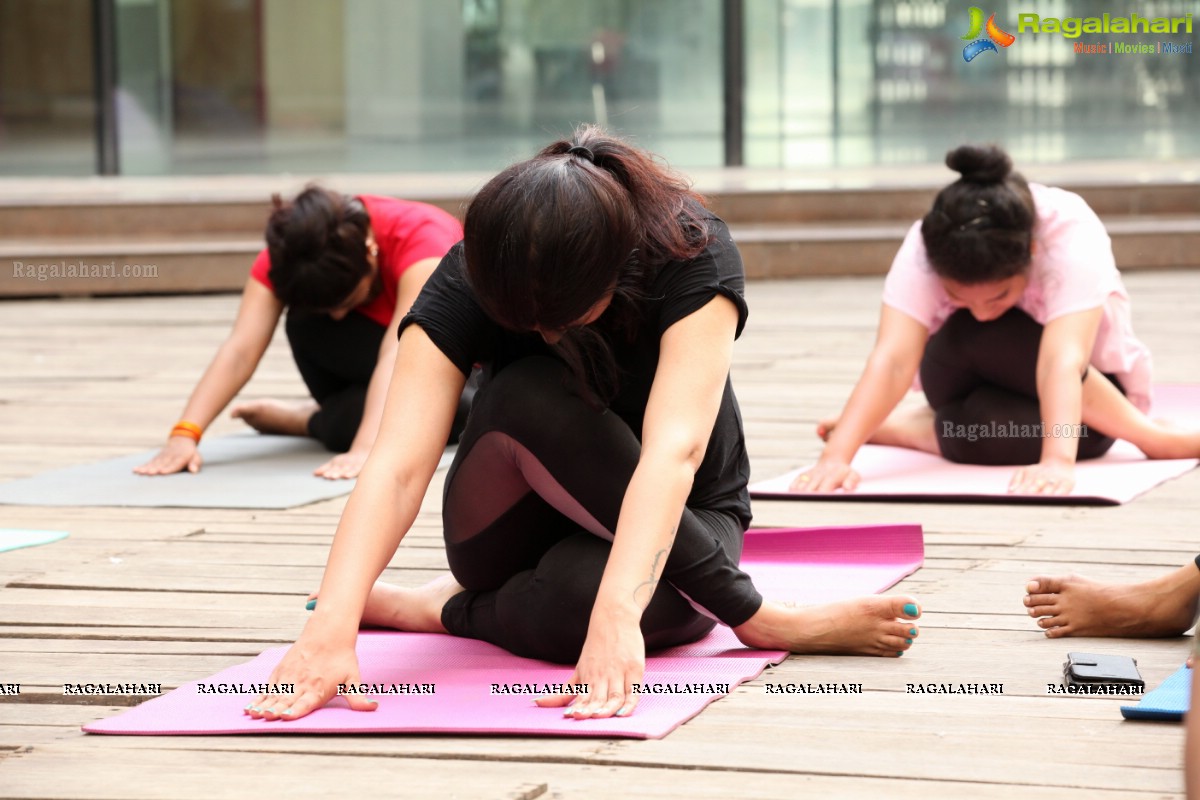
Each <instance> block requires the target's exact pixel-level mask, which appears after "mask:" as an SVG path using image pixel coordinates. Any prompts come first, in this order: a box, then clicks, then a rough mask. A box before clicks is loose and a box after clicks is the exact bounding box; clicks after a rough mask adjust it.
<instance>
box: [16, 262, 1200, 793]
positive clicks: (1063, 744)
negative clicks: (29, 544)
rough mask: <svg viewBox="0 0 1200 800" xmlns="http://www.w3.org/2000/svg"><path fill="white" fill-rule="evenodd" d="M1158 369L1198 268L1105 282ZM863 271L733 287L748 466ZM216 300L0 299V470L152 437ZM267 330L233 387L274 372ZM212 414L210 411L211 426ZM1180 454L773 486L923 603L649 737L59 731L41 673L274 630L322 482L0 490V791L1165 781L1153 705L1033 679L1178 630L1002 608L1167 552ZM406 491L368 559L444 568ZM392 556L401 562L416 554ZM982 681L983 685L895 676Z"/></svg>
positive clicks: (1177, 777) (1180, 354)
mask: <svg viewBox="0 0 1200 800" xmlns="http://www.w3.org/2000/svg"><path fill="white" fill-rule="evenodd" d="M1127 283H1128V286H1129V288H1130V290H1131V293H1132V295H1133V297H1134V298H1135V304H1134V308H1135V323H1136V326H1137V328H1138V330H1139V332H1140V334H1141V335H1142V338H1143V339H1144V340H1145V341H1146V342H1147V343H1148V344H1149V345H1150V346H1151V348H1152V349H1153V350H1154V352H1155V356H1156V368H1157V374H1158V377H1159V379H1160V380H1162V381H1168V382H1169V381H1177V382H1182V381H1189V380H1191V381H1196V380H1198V379H1200V370H1198V369H1197V366H1198V361H1197V359H1196V355H1195V353H1196V346H1197V343H1198V342H1200V271H1190V272H1172V273H1140V274H1135V275H1130V276H1128V277H1127ZM880 289H881V281H879V280H873V279H867V280H821V281H806V282H796V283H755V284H753V285H751V287H750V289H749V297H750V302H751V308H752V315H751V323H750V326H749V328H748V330H747V332H746V334H745V336H744V337H743V339H742V341H741V342H740V343H739V345H738V348H737V350H736V366H735V383H736V385H737V386H738V392H739V396H740V399H741V402H742V408H743V411H744V413H745V417H746V424H747V428H748V434H749V437H750V440H751V454H752V458H753V470H754V475H755V477H756V478H761V477H768V476H770V475H772V474H775V473H777V472H779V471H781V470H783V469H785V468H788V467H791V466H795V465H796V464H798V463H799V462H800V461H801V460H804V459H808V458H811V457H813V456H814V455H815V454H816V453H817V452H818V448H817V442H816V440H815V438H814V436H813V435H812V429H813V423H814V421H815V420H816V419H817V417H818V416H819V415H822V414H825V413H828V412H830V411H833V410H836V409H837V408H838V407H840V404H841V402H842V401H843V400H844V399H845V397H846V395H847V393H848V391H849V389H850V386H851V385H852V382H853V380H854V378H855V377H856V376H857V373H858V370H859V369H860V367H861V364H862V360H863V357H864V356H865V354H866V353H867V351H868V349H869V347H870V345H871V342H872V338H873V330H874V324H875V319H876V314H877V308H878V297H879V292H880ZM235 306H236V299H235V298H232V297H228V296H214V297H188V298H157V299H148V298H128V299H108V300H93V301H88V300H71V301H32V302H4V303H0V479H9V478H16V477H21V476H27V475H32V474H34V473H37V472H39V471H40V470H43V469H47V468H50V467H56V466H65V465H69V464H73V463H78V462H81V461H85V460H95V459H100V458H104V457H109V456H115V455H120V454H124V453H128V452H132V451H135V450H139V449H144V448H150V447H154V446H157V444H158V443H159V442H160V440H161V438H162V436H163V434H164V431H165V430H166V428H167V427H168V426H169V424H170V423H171V422H173V421H174V419H175V415H176V414H177V413H178V411H179V408H180V407H181V404H182V402H183V400H184V398H185V396H186V394H187V392H188V391H189V390H190V388H191V386H192V384H193V382H194V381H195V379H196V378H197V376H198V375H199V374H200V371H201V369H202V368H203V366H204V365H205V363H206V362H207V359H208V358H209V357H210V356H211V355H212V353H213V351H214V349H215V348H216V346H217V344H218V342H219V341H220V340H221V339H222V338H223V336H224V335H225V333H226V331H227V330H228V327H229V324H230V321H231V319H232V316H233V312H234V309H235ZM301 390H302V387H301V384H300V382H299V379H298V377H297V376H296V374H295V370H294V368H293V367H292V366H291V363H290V360H289V356H288V354H287V351H286V346H285V344H284V343H283V342H281V341H278V340H277V341H276V342H275V344H274V345H273V346H272V349H271V351H270V352H269V354H268V357H267V360H266V362H265V363H264V366H263V368H262V369H260V371H259V374H258V376H257V377H256V378H255V379H254V381H253V382H252V384H251V385H250V386H249V387H248V391H247V393H248V394H251V395H274V396H298V395H299V394H300V393H301ZM238 427H239V425H238V424H235V423H233V422H231V421H229V420H222V421H221V422H219V423H218V424H217V426H216V429H217V432H220V431H232V430H236V429H237V428H238ZM1198 490H1200V471H1197V472H1193V473H1190V474H1189V475H1187V476H1185V477H1184V478H1182V479H1180V480H1177V481H1175V482H1172V483H1170V484H1167V485H1165V486H1163V487H1160V488H1158V489H1156V490H1155V491H1153V492H1152V493H1151V494H1150V495H1148V496H1146V497H1143V498H1142V499H1139V500H1137V501H1136V502H1134V503H1132V504H1130V505H1127V506H1122V507H1117V508H1071V507H1065V508H1064V507H1047V508H1038V507H1028V506H1026V507H1021V506H971V505H917V504H883V503H875V504H866V503H860V504H851V503H838V504H833V503H811V504H796V503H791V504H788V503H778V502H762V503H757V504H756V506H755V512H756V523H757V524H759V525H772V524H796V525H816V524H843V523H865V522H876V521H890V522H919V523H921V524H923V525H924V526H925V531H926V543H927V561H926V566H925V567H924V568H923V569H922V570H920V571H919V572H918V573H917V574H916V575H914V576H913V577H912V578H910V579H908V580H906V581H904V582H903V583H902V584H901V585H900V586H899V587H898V590H899V591H904V592H908V593H912V594H914V595H916V596H918V597H919V598H920V599H921V600H922V602H923V604H924V608H925V617H924V618H923V619H922V621H921V624H922V636H921V638H920V641H919V643H918V645H917V646H916V647H914V649H913V650H912V651H911V652H910V653H909V654H908V655H906V656H905V657H904V658H902V659H899V660H881V659H866V658H832V657H804V658H792V659H790V660H788V661H787V662H785V663H784V664H783V665H781V666H779V667H777V668H775V669H773V670H772V671H770V672H768V673H767V675H766V676H764V678H761V679H759V680H757V681H753V682H751V683H749V684H746V685H744V686H742V687H741V688H739V689H738V690H736V691H735V692H734V693H733V695H732V696H730V697H728V698H726V699H724V700H721V701H719V702H717V703H715V704H713V705H712V706H710V707H709V708H708V709H707V710H706V711H704V712H703V713H702V714H701V715H700V716H699V717H698V718H696V719H695V720H693V721H691V722H689V723H688V724H686V725H684V726H683V727H682V728H681V729H679V730H677V731H676V732H675V733H673V734H671V735H670V736H668V737H667V738H666V739H664V740H662V741H649V742H638V741H624V740H620V741H618V740H613V741H609V740H537V739H522V738H487V737H410V736H404V737H375V736H370V737H365V736H364V737H351V736H342V737H308V736H304V737H297V736H262V737H224V738H220V737H214V738H201V737H197V738H190V737H188V738H166V737H163V738H146V737H101V736H86V735H84V734H82V733H81V732H80V730H79V726H80V725H81V724H83V723H86V722H88V721H90V720H92V719H95V718H97V717H100V716H104V715H107V714H110V713H112V712H113V711H115V710H116V709H114V708H113V707H109V706H97V705H88V704H82V703H78V702H75V701H76V700H77V698H69V697H63V696H62V688H61V685H62V684H63V683H65V682H77V681H80V680H86V679H91V680H111V681H119V680H138V681H154V682H161V683H163V684H165V685H168V686H173V685H177V684H179V683H181V682H185V681H188V680H194V679H198V678H201V677H204V676H207V675H209V674H211V673H213V672H215V671H217V670H219V669H221V668H224V667H226V666H229V665H232V664H234V663H238V662H241V661H244V660H246V659H248V658H249V657H251V656H253V655H255V654H257V653H258V652H259V651H261V650H262V649H264V648H266V647H270V646H275V645H278V644H280V643H285V642H289V641H291V640H292V638H293V637H294V636H295V635H296V633H297V632H298V631H299V628H300V626H301V624H302V623H303V620H304V616H305V613H304V611H303V610H302V606H303V603H302V602H301V599H302V597H303V595H304V594H305V593H306V592H307V591H309V590H310V589H311V588H312V587H314V586H315V585H316V584H317V582H318V579H319V576H320V571H321V565H322V564H323V561H324V557H325V552H326V548H327V544H328V541H329V538H330V536H331V534H332V532H333V529H334V526H335V523H336V520H337V518H338V514H339V512H340V511H341V508H342V505H343V503H344V500H333V501H328V502H322V503H318V504H314V505H310V506H306V507H302V508H297V509H294V510H290V511H224V510H216V511H214V510H188V509H54V508H25V507H11V506H8V507H0V526H2V527H27V528H45V529H61V530H68V531H70V534H71V536H70V538H69V539H67V540H65V541H63V542H59V543H56V544H54V545H50V546H45V547H37V548H30V549H26V550H20V551H14V552H10V553H5V554H2V555H0V586H2V587H3V588H0V650H2V651H3V652H2V654H0V683H9V682H13V683H15V682H20V683H21V684H22V693H21V695H20V696H19V697H0V700H4V701H5V702H2V703H0V797H5V798H68V797H69V798H134V799H135V800H141V799H142V798H160V797H163V798H165V797H170V798H213V797H255V798H258V797H263V796H293V797H309V796H313V797H316V796H321V797H329V796H334V797H337V796H348V795H350V794H351V793H353V794H355V795H367V796H372V795H380V796H389V797H404V798H450V797H464V798H534V797H547V798H550V797H554V798H585V797H586V798H607V797H629V798H660V797H662V798H667V797H671V798H679V797H687V798H695V799H696V800H699V799H700V798H731V797H752V798H793V797H796V796H798V795H815V796H822V795H824V796H831V797H859V796H861V797H881V796H886V797H921V798H927V797H954V798H960V797H970V798H993V797H994V798H1012V797H1022V798H1043V797H1046V798H1050V797H1053V798H1059V797H1061V798H1067V797H1070V798H1076V797H1081V796H1082V797H1147V798H1149V797H1169V796H1177V795H1178V794H1179V792H1180V791H1181V789H1182V773H1181V770H1180V765H1181V745H1182V740H1183V731H1182V727H1181V726H1179V725H1171V724H1153V723H1128V722H1123V721H1122V720H1121V718H1120V715H1119V713H1118V706H1119V705H1120V704H1121V701H1120V700H1118V699H1110V698H1079V697H1051V696H1047V695H1046V684H1047V683H1051V682H1054V681H1055V680H1056V676H1057V675H1058V674H1059V670H1060V668H1061V663H1062V661H1063V659H1064V657H1065V655H1066V653H1067V651H1068V650H1088V649H1095V650H1099V651H1101V652H1105V651H1108V652H1123V653H1127V654H1129V655H1133V656H1134V657H1136V658H1137V659H1138V662H1139V664H1140V667H1141V670H1142V673H1143V675H1144V677H1145V678H1146V679H1147V681H1148V682H1149V683H1151V684H1157V683H1158V682H1159V681H1161V680H1162V679H1163V678H1165V677H1166V676H1167V675H1168V674H1170V673H1171V672H1172V671H1174V670H1175V669H1176V668H1177V667H1178V665H1179V664H1180V662H1181V661H1182V660H1183V658H1184V657H1185V654H1186V651H1187V649H1188V646H1189V640H1185V639H1182V638H1180V639H1174V640H1165V641H1151V642H1144V641H1116V640H1106V641H1101V640H1069V641H1066V642H1064V641H1062V640H1059V641H1054V642H1052V641H1048V640H1046V639H1044V638H1043V637H1042V636H1041V635H1040V633H1039V631H1038V630H1037V629H1036V628H1035V627H1034V626H1033V624H1032V623H1031V621H1030V620H1029V618H1028V617H1026V616H1025V615H1024V613H1023V608H1022V605H1021V596H1022V593H1023V591H1022V586H1023V583H1024V581H1025V579H1026V578H1027V577H1028V576H1030V575H1031V574H1033V573H1035V572H1042V571H1049V572H1059V571H1064V570H1069V569H1074V570H1077V571H1080V572H1083V573H1085V574H1088V575H1091V576H1093V577H1097V578H1102V579H1110V580H1133V579H1142V578H1147V577H1150V576H1153V575H1157V574H1159V573H1161V572H1164V571H1166V570H1168V569H1171V568H1174V567H1177V566H1179V565H1180V564H1183V563H1185V561H1186V560H1187V559H1189V558H1191V557H1192V556H1194V554H1195V552H1196V548H1197V538H1198V537H1197V532H1196V531H1197V528H1196V522H1195V520H1196V519H1197V516H1198V512H1200V491H1198ZM438 535H439V523H438V516H437V507H436V499H434V500H431V501H429V502H427V504H426V506H425V508H424V509H423V510H422V514H421V517H420V519H419V521H418V526H417V529H416V530H414V532H413V535H411V536H410V537H409V538H408V539H406V540H405V542H404V545H403V547H402V549H401V551H400V553H399V555H398V556H397V558H396V559H395V561H394V567H393V568H392V569H391V576H392V578H394V579H395V580H396V581H399V582H404V583H409V584H414V583H417V582H421V581H424V580H426V579H427V578H429V577H430V576H432V575H433V574H434V571H433V570H432V569H430V568H429V567H431V566H435V565H440V564H442V563H444V561H443V559H444V556H443V555H442V553H441V551H440V549H439V547H438ZM413 565H422V567H423V568H416V567H414V566H413ZM768 679H769V680H772V681H837V682H861V683H863V684H864V685H865V688H866V692H865V694H863V695H861V696H789V697H786V698H780V697H777V696H770V695H766V694H765V693H764V689H763V683H764V680H768ZM959 681H970V682H982V683H1003V684H1004V695H1003V696H998V697H995V696H972V697H965V698H964V697H955V696H924V695H913V694H905V692H904V686H905V684H906V683H909V682H959Z"/></svg>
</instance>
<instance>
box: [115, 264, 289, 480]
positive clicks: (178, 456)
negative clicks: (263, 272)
mask: <svg viewBox="0 0 1200 800" xmlns="http://www.w3.org/2000/svg"><path fill="white" fill-rule="evenodd" d="M282 314H283V304H282V303H281V302H279V299H278V298H276V297H275V295H274V294H273V293H272V292H271V290H270V289H268V288H267V287H266V286H263V285H262V284H261V283H259V282H258V281H256V280H254V279H253V278H248V279H247V280H246V286H245V288H244V289H243V290H242V302H241V305H240V306H239V307H238V314H237V319H236V320H235V321H234V323H233V330H232V331H230V333H229V337H228V338H227V339H226V340H225V341H224V342H223V343H222V344H221V346H220V347H219V348H218V349H217V353H216V355H215V356H213V360H212V361H211V362H210V363H209V365H208V368H207V369H206V370H205V371H204V375H202V376H201V378H200V382H199V383H197V384H196V388H195V389H193V390H192V396H191V397H190V398H189V399H188V402H187V405H186V406H184V409H183V416H182V417H181V419H185V420H187V421H189V422H192V423H194V424H196V425H199V426H200V428H201V429H203V428H207V427H208V426H209V425H210V424H211V423H212V421H213V420H214V419H216V417H217V415H218V414H220V413H221V409H223V408H225V406H227V405H229V401H230V400H232V399H233V398H234V397H235V396H236V395H237V393H238V392H239V391H241V389H242V387H243V386H245V385H246V382H247V381H249V380H250V377H251V376H252V375H253V374H254V370H255V369H257V367H258V362H259V361H261V360H262V357H263V354H264V353H265V352H266V351H267V347H268V346H269V345H270V344H271V337H272V336H273V335H274V333H275V326H276V325H277V324H278V323H279V317H280V316H281V315H282ZM184 468H187V469H189V470H190V471H192V472H195V471H197V470H198V469H199V468H200V460H199V455H198V454H197V453H196V443H195V442H193V441H192V440H191V439H188V438H186V437H182V436H172V437H170V438H169V439H168V441H167V444H166V446H164V447H163V449H162V450H161V451H160V452H159V453H158V455H156V456H155V457H154V458H152V459H151V460H150V461H148V462H147V463H145V464H143V465H142V466H140V467H138V468H136V469H135V470H134V472H137V473H139V474H141V475H165V474H168V473H172V472H179V471H180V470H181V469H184Z"/></svg>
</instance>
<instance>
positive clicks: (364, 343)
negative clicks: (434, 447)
mask: <svg viewBox="0 0 1200 800" xmlns="http://www.w3.org/2000/svg"><path fill="white" fill-rule="evenodd" d="M285 330H286V331H287V337H288V343H289V344H290V345H291V347H292V358H294V359H295V360H296V367H297V368H298V369H299V370H300V377H301V378H302V379H303V380H304V385H305V386H307V387H308V391H309V393H310V394H311V395H312V397H313V399H314V400H316V401H317V405H318V406H320V408H319V409H318V410H317V412H316V413H315V414H313V415H312V417H310V418H309V420H308V435H309V436H311V437H312V438H314V439H316V440H317V441H319V442H320V443H321V444H323V445H325V447H326V448H328V449H329V450H332V451H333V452H335V453H344V452H346V451H347V450H349V449H350V445H351V444H353V443H354V437H355V435H356V434H357V433H358V427H359V425H361V424H362V416H363V409H364V408H365V407H366V404H367V387H368V386H369V385H370V383H371V376H372V375H373V374H374V372H375V365H376V364H377V363H378V361H379V347H380V345H381V344H382V343H383V334H384V333H385V332H386V331H387V328H385V327H384V326H383V325H380V324H379V323H378V322H376V321H375V320H373V319H371V318H370V317H367V316H364V315H362V314H357V313H350V314H347V315H346V316H345V317H343V318H342V319H340V320H335V319H334V318H333V317H331V316H329V315H328V314H310V313H294V312H293V313H289V314H288V316H287V323H286V325H285ZM474 387H475V383H474V381H472V382H469V383H468V385H467V388H466V389H464V390H463V395H462V397H461V398H460V399H459V405H458V414H457V415H456V416H455V419H454V427H453V429H452V430H451V432H450V442H451V443H454V442H456V441H458V437H459V434H461V433H462V429H463V425H465V424H466V419H467V412H468V411H470V408H471V398H472V397H473V396H474V393H475V388H474Z"/></svg>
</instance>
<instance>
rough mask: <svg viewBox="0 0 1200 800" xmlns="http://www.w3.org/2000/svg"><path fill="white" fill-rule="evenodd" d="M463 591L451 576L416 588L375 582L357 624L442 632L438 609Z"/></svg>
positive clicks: (312, 605)
mask: <svg viewBox="0 0 1200 800" xmlns="http://www.w3.org/2000/svg"><path fill="white" fill-rule="evenodd" d="M464 591H466V590H465V589H463V587H462V586H460V585H459V583H458V581H456V580H454V576H453V575H442V576H440V577H438V578H434V579H433V580H432V581H430V582H429V583H427V584H425V585H424V586H420V587H417V588H416V589H404V588H401V587H399V586H393V585H392V584H390V583H384V582H383V581H375V585H374V586H372V587H371V593H370V594H369V595H367V604H366V606H365V607H364V608H363V615H362V620H361V622H360V623H359V624H360V625H363V626H365V627H368V628H394V629H396V630H398V631H408V632H409V633H445V632H446V628H445V627H443V625H442V608H443V607H445V605H446V603H447V602H448V601H449V600H450V598H451V597H454V595H456V594H458V593H459V592H464ZM316 601H317V595H315V594H312V595H309V608H310V610H311V609H312V608H315V607H316Z"/></svg>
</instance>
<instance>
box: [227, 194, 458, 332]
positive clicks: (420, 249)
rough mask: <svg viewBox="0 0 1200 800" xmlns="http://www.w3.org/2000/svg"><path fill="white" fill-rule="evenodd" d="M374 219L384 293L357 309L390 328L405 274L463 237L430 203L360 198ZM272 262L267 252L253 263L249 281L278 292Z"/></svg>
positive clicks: (454, 222) (450, 218)
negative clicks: (269, 275)
mask: <svg viewBox="0 0 1200 800" xmlns="http://www.w3.org/2000/svg"><path fill="white" fill-rule="evenodd" d="M358 199H359V200H361V201H362V203H363V206H365V207H366V209H367V214H368V215H369V216H370V217H371V230H372V231H374V232H375V242H376V244H378V245H379V272H380V275H381V276H382V277H383V291H381V292H380V293H379V296H378V297H376V298H375V299H374V300H372V301H371V302H369V303H365V304H364V305H361V306H359V307H358V308H356V309H354V310H355V311H356V312H358V313H359V314H364V315H366V316H367V317H369V318H371V319H373V320H375V321H376V322H378V323H379V324H380V325H383V326H385V327H386V326H387V325H389V324H390V323H391V321H392V317H393V316H395V314H396V293H397V291H398V289H399V287H400V276H401V275H402V274H403V273H404V270H406V269H408V268H409V267H411V266H412V265H413V264H415V263H416V262H418V261H422V260H424V259H426V258H441V257H442V256H444V255H446V251H447V250H449V249H450V248H451V247H453V246H454V245H455V244H456V243H457V242H458V241H459V240H461V239H462V237H463V229H462V225H460V224H459V222H458V220H457V219H455V218H454V217H453V216H451V215H450V214H447V213H446V212H445V211H442V210H441V209H440V208H437V207H435V206H431V205H429V204H427V203H418V202H414V201H412V200H397V199H395V198H393V197H378V196H376V195H369V194H361V195H358ZM270 270H271V258H270V256H269V255H268V254H267V251H266V250H263V251H262V252H261V253H259V254H258V258H256V259H254V266H252V267H251V268H250V277H252V278H254V279H255V280H256V281H258V282H259V283H261V284H262V285H263V286H266V287H267V288H268V289H270V290H271V292H272V293H274V292H275V287H274V286H272V285H271V279H270V278H269V277H267V275H268V273H269V272H270Z"/></svg>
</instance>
